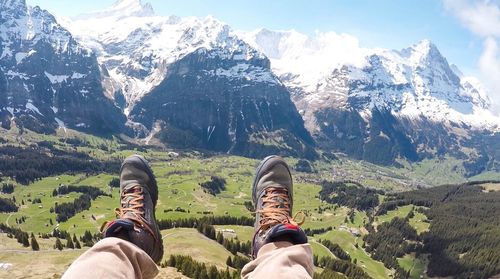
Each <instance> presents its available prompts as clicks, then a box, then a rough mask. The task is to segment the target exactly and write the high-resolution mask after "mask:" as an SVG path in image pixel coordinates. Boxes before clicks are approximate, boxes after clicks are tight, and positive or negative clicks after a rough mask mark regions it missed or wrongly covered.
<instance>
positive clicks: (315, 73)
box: [239, 29, 500, 173]
mask: <svg viewBox="0 0 500 279" xmlns="http://www.w3.org/2000/svg"><path fill="white" fill-rule="evenodd" d="M239 36H240V37H242V38H243V39H244V40H245V41H246V42H248V43H249V44H250V45H252V46H253V47H255V48H256V49H258V50H260V51H262V52H264V53H265V54H266V55H267V56H268V57H269V58H270V60H271V65H272V69H273V70H274V72H275V73H276V74H277V75H278V76H279V77H280V80H281V81H282V82H283V83H284V84H285V85H286V86H287V87H288V89H289V90H290V91H291V92H292V98H293V100H294V102H295V104H296V106H297V108H298V109H299V111H300V113H301V115H302V117H303V119H304V121H305V124H306V128H307V129H308V130H309V131H310V132H311V134H312V135H313V136H314V138H315V139H316V141H317V142H318V143H319V144H320V146H323V148H327V149H329V148H333V149H334V150H337V151H342V152H345V153H347V154H349V155H351V156H354V157H356V158H360V159H365V160H368V161H371V162H375V163H383V164H393V163H395V161H396V159H397V158H406V159H409V160H412V161H416V160H420V159H423V158H426V157H434V156H442V155H444V154H448V155H449V154H451V155H453V156H456V157H460V158H468V160H471V162H477V161H482V167H485V165H484V163H486V162H492V161H494V158H495V156H496V155H495V153H496V151H495V150H488V147H485V146H483V145H484V142H485V141H489V140H490V139H491V137H490V136H493V137H494V136H498V133H497V132H498V131H500V119H499V118H498V117H496V116H494V115H493V114H492V113H491V111H490V110H489V108H490V100H489V99H488V96H487V94H486V92H485V90H484V89H483V87H482V86H481V84H480V82H479V81H478V80H477V79H475V78H473V77H467V76H464V75H463V74H462V73H461V72H460V71H459V70H458V69H457V67H456V66H453V65H451V66H450V65H449V63H448V62H447V60H446V58H444V57H443V55H442V54H441V53H440V52H439V50H438V48H437V47H436V46H435V45H434V44H433V43H431V42H430V41H428V40H423V41H421V42H419V43H417V44H415V45H413V46H411V47H408V48H406V49H403V50H401V51H396V50H386V49H367V48H362V47H360V46H359V43H358V41H357V39H356V38H354V37H352V36H349V35H345V34H340V35H339V34H336V33H333V32H330V33H318V34H316V35H315V36H314V37H309V36H306V35H304V34H300V33H298V32H296V31H270V30H266V29H261V30H257V31H254V32H240V33H239ZM478 135H481V136H478ZM483 135H484V136H485V137H486V138H487V139H485V137H483ZM470 148H472V149H473V150H474V151H472V152H471V150H470ZM485 158H487V159H486V160H485ZM470 165H474V166H475V164H474V163H471V164H470ZM466 171H469V170H466ZM474 171H477V169H475V170H474ZM474 171H471V173H474Z"/></svg>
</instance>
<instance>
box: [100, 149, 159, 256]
mask: <svg viewBox="0 0 500 279" xmlns="http://www.w3.org/2000/svg"><path fill="white" fill-rule="evenodd" d="M157 200H158V186H157V185H156V179H155V177H154V175H153V171H152V170H151V168H150V167H149V165H148V162H147V161H146V159H144V157H142V156H139V155H132V156H129V157H128V158H127V159H125V161H123V164H122V166H121V169H120V207H119V208H116V209H115V212H116V218H117V219H116V220H114V221H111V222H110V221H108V222H106V223H104V224H103V226H102V231H103V234H104V237H119V238H122V239H125V240H127V241H129V242H132V243H133V244H135V245H137V246H138V247H139V248H141V249H142V250H144V251H145V252H146V253H147V254H148V255H149V256H150V257H151V258H152V259H153V260H154V261H155V262H156V263H159V262H160V260H161V258H162V257H163V243H162V239H161V235H160V230H159V229H158V225H157V224H156V218H155V207H156V201H157Z"/></svg>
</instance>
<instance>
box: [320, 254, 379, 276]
mask: <svg viewBox="0 0 500 279" xmlns="http://www.w3.org/2000/svg"><path fill="white" fill-rule="evenodd" d="M313 262H314V265H315V266H317V267H321V268H323V269H324V270H323V272H321V273H319V274H315V275H314V278H321V279H330V278H340V277H335V276H334V275H333V274H332V273H333V272H340V273H342V274H345V276H347V277H348V278H351V279H370V278H371V277H370V276H369V275H368V274H366V272H365V271H364V270H363V269H362V268H361V267H359V266H357V265H356V264H355V263H352V262H350V261H346V260H340V259H334V258H332V257H321V258H319V257H318V256H317V255H314V256H313ZM343 278H345V277H343Z"/></svg>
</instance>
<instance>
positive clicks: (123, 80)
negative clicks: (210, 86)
mask: <svg viewBox="0 0 500 279" xmlns="http://www.w3.org/2000/svg"><path fill="white" fill-rule="evenodd" d="M63 24H64V25H65V26H66V27H67V28H68V29H69V30H70V31H71V32H72V33H73V34H75V35H76V36H77V38H78V39H79V40H80V41H81V42H82V43H83V44H84V45H87V46H88V47H90V48H92V49H93V50H94V51H96V53H97V54H98V57H99V61H100V63H102V64H104V65H105V66H106V67H107V69H108V70H109V75H110V77H111V78H112V79H113V81H114V85H115V86H113V89H112V90H115V91H116V90H117V88H119V89H121V91H122V93H123V95H124V97H125V100H126V103H127V108H126V109H125V112H126V113H128V112H129V111H130V110H131V109H132V106H133V105H134V104H135V103H136V102H137V101H138V100H140V99H141V98H142V97H143V96H144V95H145V94H147V93H149V92H150V91H151V90H152V89H153V88H154V87H155V86H157V85H158V84H159V83H160V82H161V81H162V80H163V79H164V78H165V76H166V75H167V72H168V67H169V65H171V64H172V63H173V62H175V61H178V60H179V59H181V58H182V57H184V56H185V55H187V54H189V53H193V52H195V51H197V50H200V49H205V50H213V49H219V50H220V51H219V52H217V53H216V55H219V56H220V57H221V58H223V59H235V60H241V63H240V64H241V65H239V66H238V67H236V68H232V69H220V70H219V71H215V72H214V73H213V74H214V75H225V76H228V75H233V76H235V78H238V77H241V76H247V75H248V76H249V78H252V77H259V78H260V81H263V82H271V83H277V82H278V80H277V79H276V78H275V77H274V76H272V75H271V76H269V75H266V74H265V71H263V70H262V69H258V68H256V67H250V66H249V65H246V66H245V63H244V62H245V61H249V60H252V59H254V58H257V59H261V58H264V55H263V54H262V53H260V52H258V51H256V50H255V49H253V48H251V47H250V46H249V45H248V44H246V43H244V42H243V41H241V40H240V39H238V38H237V37H236V36H235V35H234V33H233V32H232V31H231V30H230V28H229V26H227V25H226V24H223V23H221V22H220V21H218V20H216V19H215V18H213V17H211V16H208V17H206V18H202V19H200V18H196V17H188V18H179V17H175V16H170V17H161V16H156V15H155V14H154V12H153V10H152V8H151V6H150V5H149V4H143V3H142V2H141V1H140V0H120V1H117V2H115V4H114V5H113V6H112V7H111V8H108V9H106V10H104V11H98V12H94V13H90V14H86V15H82V16H79V17H77V18H74V19H65V20H63ZM211 53H212V54H213V52H211ZM268 72H269V71H268Z"/></svg>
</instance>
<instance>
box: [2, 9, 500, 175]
mask: <svg viewBox="0 0 500 279" xmlns="http://www.w3.org/2000/svg"><path fill="white" fill-rule="evenodd" d="M0 7H1V10H0V23H1V25H0V121H1V122H2V126H3V127H6V128H9V127H10V126H11V125H12V123H13V122H15V124H16V125H20V126H23V127H26V128H29V129H32V130H35V131H38V132H49V133H50V132H51V131H54V130H55V129H57V128H58V127H63V128H64V127H69V128H72V129H77V130H83V131H89V132H93V133H126V134H128V135H130V136H135V137H140V138H145V139H146V141H147V140H148V139H150V138H152V137H156V138H158V139H159V140H161V141H162V142H164V143H167V144H169V145H171V146H174V147H180V148H203V149H210V150H216V151H220V152H228V153H234V154H240V155H245V156H263V155H264V154H268V153H272V152H277V153H282V154H286V155H295V156H302V157H307V158H311V159H313V158H315V157H317V153H316V152H315V151H314V150H315V149H318V150H323V151H324V152H327V153H331V152H341V153H345V154H346V155H348V156H351V157H354V158H357V159H364V160H367V161H370V162H374V163H377V164H385V165H391V164H396V165H397V164H398V161H399V160H400V159H402V160H408V161H420V160H422V159H425V158H436V157H444V156H450V157H455V158H458V159H460V160H463V162H464V163H463V171H464V174H465V175H469V176H470V175H474V174H477V173H479V172H482V171H485V170H499V169H500V166H499V165H498V162H497V161H498V158H499V156H500V146H499V145H500V144H499V143H498V142H500V141H499V139H500V134H499V131H500V119H499V118H498V117H495V116H494V115H493V114H492V113H491V112H490V110H489V109H490V100H489V99H488V96H487V94H486V92H485V90H484V89H483V88H482V86H481V84H480V82H479V81H478V80H477V79H475V78H473V77H467V76H464V75H463V74H462V73H460V71H459V70H458V69H457V67H456V66H454V65H450V64H449V63H448V62H447V60H446V58H444V57H443V55H442V54H441V53H440V52H439V50H438V48H437V47H436V46H435V45H434V44H433V43H432V42H430V41H428V40H423V41H421V42H419V43H417V44H415V45H413V46H411V47H409V48H407V49H403V50H401V51H394V50H385V49H364V48H360V47H359V46H357V42H355V40H353V39H352V38H350V37H349V36H347V35H336V34H334V33H327V34H318V35H316V36H315V37H309V36H306V35H303V34H300V33H297V32H295V31H270V30H266V29H261V30H257V31H254V32H234V31H232V30H231V28H230V27H229V26H228V25H226V24H223V23H221V22H220V21H218V20H217V19H215V18H213V17H206V18H202V19H200V18H194V17H190V18H179V17H175V16H171V17H161V16H157V15H155V13H154V10H153V8H152V7H151V5H149V4H144V3H142V2H141V1H139V0H121V1H117V2H116V3H115V4H113V6H111V7H110V8H108V9H105V10H103V11H98V12H93V13H89V14H84V15H81V16H79V17H76V18H73V19H59V20H58V21H56V19H55V18H54V17H53V16H52V15H50V14H49V13H48V12H47V11H44V10H42V9H40V8H38V7H34V8H32V7H27V6H26V3H25V1H23V0H0ZM339 41H340V42H344V43H341V44H339V43H337V44H335V42H339ZM332 42H333V43H332Z"/></svg>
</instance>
